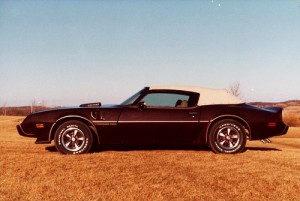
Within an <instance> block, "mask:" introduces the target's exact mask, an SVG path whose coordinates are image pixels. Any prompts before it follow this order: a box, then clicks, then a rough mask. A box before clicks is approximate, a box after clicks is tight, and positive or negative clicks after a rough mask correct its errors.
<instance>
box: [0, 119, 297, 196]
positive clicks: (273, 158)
mask: <svg viewBox="0 0 300 201" xmlns="http://www.w3.org/2000/svg"><path fill="white" fill-rule="evenodd" d="M21 119H22V117H1V116H0V149H1V152H0V168H1V169H0V171H1V173H0V200H124V201H125V200H126V201H127V200H272V201H275V200H300V127H298V128H290V131H289V133H288V134H287V135H285V136H282V137H278V138H272V139H271V140H272V141H273V143H271V144H262V143H261V142H260V141H254V142H248V144H247V149H246V151H245V152H244V153H241V154H236V155H222V154H214V153H212V152H211V151H210V150H209V149H206V148H202V149H199V150H194V149H186V150H183V149H173V150H172V149H171V150H170V149H169V150H163V149H161V150H158V149H154V150H153V149H152V150H141V149H139V150H121V149H120V150H104V151H103V150H102V151H101V150H99V151H96V152H95V153H91V154H85V155H76V156H70V155H61V154H59V153H58V152H56V151H55V150H54V149H53V144H52V145H35V144H34V141H35V139H28V138H24V137H21V136H19V135H18V134H17V131H16V128H15V125H16V124H17V123H18V121H20V120H21Z"/></svg>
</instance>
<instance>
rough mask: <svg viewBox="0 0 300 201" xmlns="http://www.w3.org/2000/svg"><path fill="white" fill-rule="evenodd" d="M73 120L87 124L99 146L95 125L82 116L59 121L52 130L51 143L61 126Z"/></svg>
mask: <svg viewBox="0 0 300 201" xmlns="http://www.w3.org/2000/svg"><path fill="white" fill-rule="evenodd" d="M72 120H76V121H80V122H82V123H85V124H86V125H87V126H88V127H89V129H90V131H91V132H92V135H93V137H94V139H95V140H96V141H97V143H98V144H99V143H100V140H99V135H98V132H97V129H96V127H95V125H94V124H93V123H92V122H91V121H90V120H89V119H87V118H84V117H82V116H77V115H70V116H64V117H61V118H59V119H58V120H56V121H55V123H54V124H53V125H52V127H51V129H50V133H49V141H51V140H53V139H54V135H55V132H56V130H57V129H58V127H59V126H60V125H62V124H63V123H65V122H67V121H72Z"/></svg>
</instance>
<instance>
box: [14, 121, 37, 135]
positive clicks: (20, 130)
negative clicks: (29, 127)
mask: <svg viewBox="0 0 300 201" xmlns="http://www.w3.org/2000/svg"><path fill="white" fill-rule="evenodd" d="M17 130H18V133H19V135H21V136H24V137H36V135H35V134H30V133H26V132H25V131H24V130H23V129H22V126H21V124H19V125H17Z"/></svg>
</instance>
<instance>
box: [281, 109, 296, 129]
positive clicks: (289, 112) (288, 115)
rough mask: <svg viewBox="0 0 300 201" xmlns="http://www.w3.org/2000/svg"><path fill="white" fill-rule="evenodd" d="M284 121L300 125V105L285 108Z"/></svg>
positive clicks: (291, 124) (288, 123) (290, 124)
mask: <svg viewBox="0 0 300 201" xmlns="http://www.w3.org/2000/svg"><path fill="white" fill-rule="evenodd" d="M283 114H284V122H285V123H286V124H287V125H289V126H300V106H289V107H286V108H284V112H283Z"/></svg>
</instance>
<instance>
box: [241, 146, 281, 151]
mask: <svg viewBox="0 0 300 201" xmlns="http://www.w3.org/2000/svg"><path fill="white" fill-rule="evenodd" d="M248 150H249V151H282V150H281V149H276V148H270V147H246V148H245V149H244V151H248Z"/></svg>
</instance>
